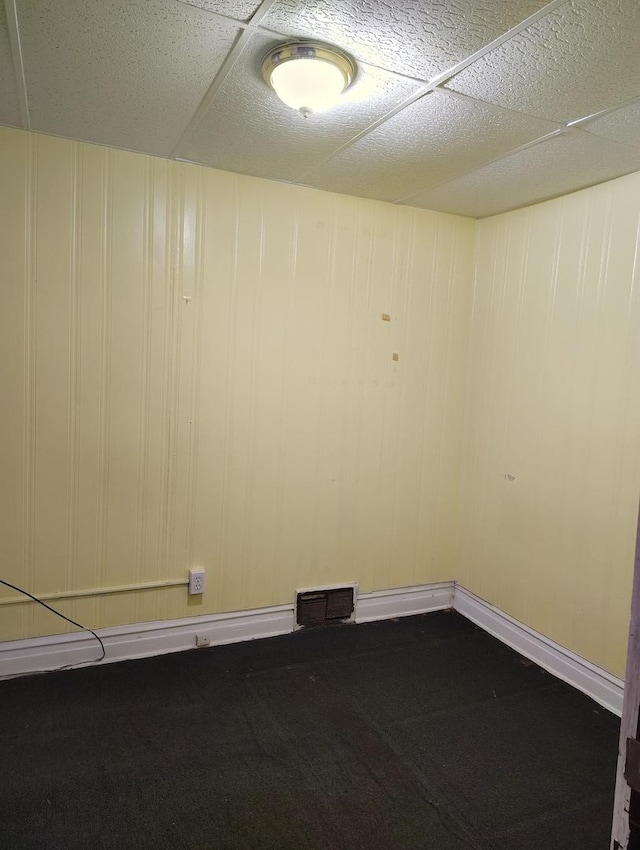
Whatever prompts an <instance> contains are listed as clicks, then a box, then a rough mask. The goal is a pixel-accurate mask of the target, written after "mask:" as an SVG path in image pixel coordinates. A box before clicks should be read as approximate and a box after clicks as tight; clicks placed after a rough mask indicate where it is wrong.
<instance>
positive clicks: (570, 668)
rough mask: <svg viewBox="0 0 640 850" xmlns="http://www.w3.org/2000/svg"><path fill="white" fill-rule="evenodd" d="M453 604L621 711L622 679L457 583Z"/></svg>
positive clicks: (518, 649)
mask: <svg viewBox="0 0 640 850" xmlns="http://www.w3.org/2000/svg"><path fill="white" fill-rule="evenodd" d="M453 607H454V609H455V610H456V611H458V612H459V613H460V614H462V615H463V616H464V617H466V618H467V619H468V620H471V621H472V622H473V623H475V624H476V625H478V626H480V628H482V629H484V631H486V632H489V634H491V635H493V636H494V637H497V638H498V639H499V640H501V641H502V642H503V643H506V644H507V646H510V647H512V649H515V650H516V652H519V653H520V655H523V656H524V657H525V658H529V659H531V661H534V662H535V663H536V664H538V665H539V666H540V667H543V668H544V669H545V670H548V671H549V672H550V673H553V675H554V676H556V677H557V678H558V679H562V681H564V682H568V683H569V684H570V685H573V687H574V688H577V689H578V690H579V691H582V693H584V694H587V696H590V697H591V698H592V699H593V700H595V701H596V702H597V703H599V704H600V705H602V706H604V708H607V709H609V711H611V712H613V713H614V714H617V715H618V716H621V715H622V700H623V696H624V680H623V679H619V678H617V677H616V676H612V675H611V673H607V671H606V670H603V669H602V668H601V667H597V666H596V665H595V664H591V662H589V661H587V660H586V659H584V658H581V657H580V656H579V655H576V653H575V652H571V650H569V649H566V648H565V647H563V646H560V644H558V643H555V641H552V640H550V639H549V638H548V637H545V636H544V635H542V634H540V632H536V631H535V630H534V629H531V628H530V627H529V626H525V625H524V623H520V622H519V621H518V620H515V619H514V618H513V617H510V616H509V615H508V614H505V613H504V611H501V610H500V609H499V608H496V607H495V606H493V605H490V604H489V603H488V602H485V601H484V600H483V599H480V597H478V596H476V595H475V594H473V593H471V592H470V591H469V590H466V589H465V588H464V587H461V586H460V585H458V584H456V588H455V592H454V600H453Z"/></svg>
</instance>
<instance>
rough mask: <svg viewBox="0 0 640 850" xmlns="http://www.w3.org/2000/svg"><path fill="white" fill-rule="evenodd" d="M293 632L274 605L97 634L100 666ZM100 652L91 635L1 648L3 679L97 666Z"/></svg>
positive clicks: (286, 612) (282, 608) (287, 612)
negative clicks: (200, 641)
mask: <svg viewBox="0 0 640 850" xmlns="http://www.w3.org/2000/svg"><path fill="white" fill-rule="evenodd" d="M291 631H293V606H292V605H276V606H273V607H272V608H258V609H254V610H251V611H239V612H233V613H230V614H208V615H206V614H205V615H203V616H201V617H185V618H184V619H180V620H160V621H156V622H151V623H134V624H132V625H129V626H115V627H114V628H109V629H99V630H98V634H99V635H100V637H101V639H102V641H103V642H104V645H105V649H106V651H107V654H106V657H105V659H104V660H103V661H101V662H100V663H101V664H108V663H111V662H112V661H125V660H127V659H132V658H146V657H148V656H152V655H165V654H166V653H168V652H181V651H183V650H185V649H193V648H194V647H195V644H196V635H201V634H202V635H206V636H207V637H208V638H209V641H210V645H211V646H214V645H216V644H223V643H238V642H239V641H245V640H254V639H257V638H265V637H273V636H274V635H282V634H287V633H288V632H291ZM99 656H100V647H99V645H98V642H97V641H96V639H95V638H94V637H92V636H91V635H90V634H88V633H87V632H79V633H73V634H65V635H52V636H47V637H39V638H28V639H27V640H14V641H6V642H4V643H0V679H6V678H9V677H12V676H20V675H25V674H28V673H37V672H44V671H48V670H58V669H59V668H61V667H65V668H66V667H85V666H86V665H88V664H95V659H96V658H98V657H99Z"/></svg>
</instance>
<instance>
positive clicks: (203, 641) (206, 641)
mask: <svg viewBox="0 0 640 850" xmlns="http://www.w3.org/2000/svg"><path fill="white" fill-rule="evenodd" d="M210 644H211V638H210V637H209V635H196V646H209V645H210Z"/></svg>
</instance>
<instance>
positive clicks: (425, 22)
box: [262, 0, 547, 79]
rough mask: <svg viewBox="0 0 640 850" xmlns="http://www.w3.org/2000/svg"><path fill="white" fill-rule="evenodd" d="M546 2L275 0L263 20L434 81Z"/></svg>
mask: <svg viewBox="0 0 640 850" xmlns="http://www.w3.org/2000/svg"><path fill="white" fill-rule="evenodd" d="M546 2H547V0H448V2H443V0H422V2H416V0H315V2H313V3H309V2H308V0H276V3H275V4H274V6H273V9H272V10H271V11H270V12H269V14H268V15H267V17H266V18H265V20H264V21H263V22H262V23H263V25H264V26H265V27H272V28H273V29H275V30H278V31H279V32H282V33H286V34H288V35H295V36H299V37H300V36H302V37H307V38H318V39H322V40H323V41H329V42H331V43H332V44H336V45H337V46H339V47H342V48H343V49H345V50H348V51H350V52H351V53H352V54H353V55H354V56H356V57H357V58H358V59H361V60H364V61H365V62H368V63H370V64H372V65H376V66H378V67H381V68H386V69H387V70H390V71H394V72H396V73H399V74H407V75H409V76H415V77H420V78H423V79H429V78H431V77H434V76H435V75H436V74H438V73H440V72H442V71H445V70H447V69H448V68H451V67H452V66H453V65H455V64H456V63H457V62H459V61H460V60H461V59H464V58H465V57H466V56H468V55H469V54H470V53H474V52H475V51H476V50H479V49H480V48H481V47H483V46H484V45H485V44H488V43H489V42H490V41H492V40H493V39H494V38H496V37H497V36H499V35H502V34H503V33H504V32H506V31H507V30H509V29H511V27H513V26H515V25H516V24H518V23H520V22H521V21H522V20H524V19H525V18H527V17H528V16H529V15H532V14H533V13H534V12H536V11H538V9H541V8H542V7H543V6H545V5H546Z"/></svg>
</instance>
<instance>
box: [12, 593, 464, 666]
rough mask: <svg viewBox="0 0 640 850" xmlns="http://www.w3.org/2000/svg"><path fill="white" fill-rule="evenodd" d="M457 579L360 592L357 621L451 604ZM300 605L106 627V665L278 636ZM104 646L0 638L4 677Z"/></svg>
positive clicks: (53, 638)
mask: <svg viewBox="0 0 640 850" xmlns="http://www.w3.org/2000/svg"><path fill="white" fill-rule="evenodd" d="M453 587H454V585H453V582H438V583H436V584H430V585H421V586H419V587H405V588H400V589H398V590H382V591H375V592H373V593H360V594H356V610H355V617H354V619H355V620H356V622H360V623H365V622H369V621H371V620H384V619H387V618H390V617H403V616H407V615H409V614H422V613H425V612H427V611H437V610H441V609H443V608H450V607H451V605H452V601H453ZM294 612H295V606H294V605H293V604H291V605H274V606H272V607H270V608H258V609H254V610H250V611H235V612H231V613H228V614H208V615H203V616H201V617H186V618H183V619H180V620H160V621H156V622H151V623H134V624H132V625H127V626H115V627H113V628H108V629H100V630H99V631H98V634H99V635H100V637H101V639H102V641H103V642H104V645H105V649H106V651H107V654H106V657H105V659H104V660H103V661H101V662H99V663H100V664H109V663H111V662H113V661H125V660H127V659H132V658H147V657H149V656H153V655H164V654H166V653H169V652H182V651H184V650H186V649H193V648H194V647H195V643H196V635H206V636H207V637H208V638H209V645H210V646H216V645H220V644H225V643H237V642H239V641H245V640H256V639H259V638H265V637H273V636H275V635H283V634H287V633H289V632H292V631H293V630H294V628H295V620H294ZM99 656H100V646H99V645H98V642H97V641H96V639H95V638H94V637H92V636H91V635H90V634H88V633H87V632H74V633H72V634H64V635H50V636H47V637H38V638H28V639H26V640H13V641H5V642H4V643H0V679H7V678H11V677H13V676H23V675H27V674H30V673H40V672H46V671H50V670H59V669H60V668H69V667H86V666H87V665H93V664H95V663H96V661H95V659H96V658H99Z"/></svg>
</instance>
